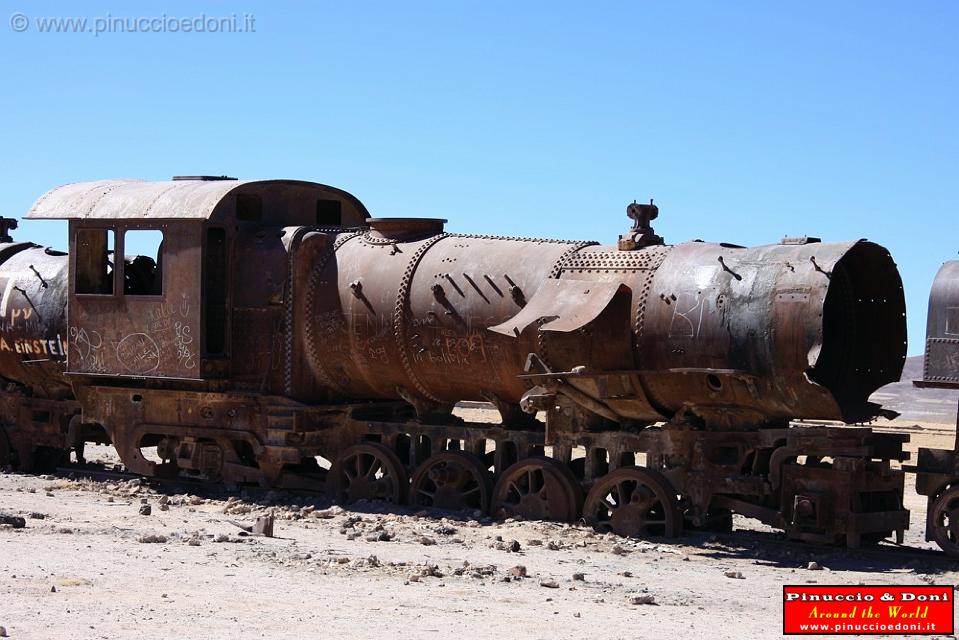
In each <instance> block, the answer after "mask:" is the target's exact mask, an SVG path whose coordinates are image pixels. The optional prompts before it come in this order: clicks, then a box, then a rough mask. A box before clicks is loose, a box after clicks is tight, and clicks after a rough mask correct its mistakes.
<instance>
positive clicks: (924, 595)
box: [783, 585, 955, 635]
mask: <svg viewBox="0 0 959 640" xmlns="http://www.w3.org/2000/svg"><path fill="white" fill-rule="evenodd" d="M954 599H955V592H954V587H953V586H952V585H945V586H930V585H922V586H886V587H881V586H836V585H832V586H823V585H802V586H797V585H787V586H784V587H783V634H785V635H805V634H811V635H812V634H814V635H822V634H829V635H832V634H836V635H849V634H862V635H885V634H890V635H924V634H938V635H951V634H952V633H954V620H955V617H954V610H953V606H954V604H953V601H954Z"/></svg>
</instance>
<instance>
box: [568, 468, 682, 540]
mask: <svg viewBox="0 0 959 640" xmlns="http://www.w3.org/2000/svg"><path fill="white" fill-rule="evenodd" d="M583 518H584V519H585V520H586V523H587V524H589V525H592V527H593V528H594V529H596V530H597V531H601V532H604V533H608V532H611V533H616V534H618V535H621V536H626V537H630V538H648V537H652V536H665V537H671V536H677V535H679V534H680V533H681V532H682V523H683V519H682V516H681V514H680V512H679V503H678V501H677V500H676V493H675V491H674V490H673V488H672V485H670V483H669V480H667V479H666V477H665V476H664V475H663V474H661V473H659V472H658V471H654V470H652V469H644V468H642V467H622V468H620V469H616V470H615V471H613V472H611V473H609V474H607V475H605V476H603V477H602V478H600V479H599V480H597V481H596V483H595V484H594V485H593V488H592V489H590V491H589V495H587V496H586V504H585V505H584V506H583Z"/></svg>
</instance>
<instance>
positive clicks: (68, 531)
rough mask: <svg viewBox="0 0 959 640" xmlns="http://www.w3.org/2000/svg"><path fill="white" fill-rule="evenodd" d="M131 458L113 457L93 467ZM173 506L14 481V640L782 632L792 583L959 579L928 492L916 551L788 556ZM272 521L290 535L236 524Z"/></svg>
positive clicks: (530, 528)
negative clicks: (929, 539)
mask: <svg viewBox="0 0 959 640" xmlns="http://www.w3.org/2000/svg"><path fill="white" fill-rule="evenodd" d="M888 428H892V429H899V430H906V431H908V432H909V433H911V434H912V436H913V442H912V445H911V446H912V447H913V448H914V447H916V446H919V445H921V446H939V447H946V448H951V446H952V438H953V432H954V427H952V426H951V425H936V424H931V423H929V424H924V425H913V424H911V423H908V424H907V423H902V424H893V425H891V426H890V427H888ZM113 456H115V454H114V453H113V452H112V450H111V449H109V448H107V447H101V448H98V449H96V450H95V451H94V452H93V456H92V457H94V458H97V457H99V458H100V459H102V460H105V461H109V460H111V459H112V457H113ZM907 482H908V481H907ZM167 491H169V489H164V488H163V487H160V486H158V485H151V484H148V483H146V482H142V481H109V480H107V481H102V480H101V481H92V480H89V479H71V478H67V477H61V476H42V477H41V476H28V475H17V474H2V475H0V511H3V512H6V513H12V514H20V515H23V516H24V517H26V519H27V520H26V522H27V526H26V527H25V528H22V529H12V528H10V527H6V526H4V527H0V625H2V626H3V627H5V630H6V633H7V634H8V635H9V637H11V638H18V639H24V640H27V639H43V640H46V639H56V638H71V639H74V638H137V639H141V638H142V639H149V638H157V639H163V640H169V639H170V638H198V639H203V638H234V637H235V638H330V637H335V638H375V637H383V638H391V637H403V638H441V637H448V636H450V635H455V636H457V637H462V638H550V639H555V638H635V637H648V638H672V637H680V636H683V637H687V638H706V637H708V638H753V637H776V636H779V635H780V632H781V628H782V604H781V602H782V601H781V586H782V585H783V584H804V583H818V584H837V583H838V584H857V583H865V584H917V583H918V584H922V583H930V584H947V585H952V584H955V583H956V582H957V577H959V563H956V562H954V561H949V560H947V559H946V558H945V557H944V556H942V555H941V554H939V553H937V552H934V551H932V549H934V548H935V547H934V545H932V544H931V543H926V542H925V541H923V540H922V537H923V536H922V526H921V523H922V514H923V513H924V508H925V501H924V499H923V498H922V497H921V496H917V495H915V493H914V491H913V488H912V486H911V482H909V486H908V487H907V506H908V507H909V508H910V509H912V510H913V516H912V529H910V530H909V531H908V532H907V537H906V545H907V546H909V547H912V549H911V550H905V551H904V550H902V549H896V548H893V547H891V546H890V545H885V544H884V545H882V546H880V547H878V548H871V549H868V550H860V551H849V550H845V549H840V548H831V547H819V546H813V545H804V544H797V543H790V542H785V541H784V540H783V539H782V538H781V537H780V536H779V535H778V534H776V533H774V532H772V531H770V530H768V529H767V528H765V527H764V526H762V525H760V524H758V523H756V522H754V521H750V520H747V519H744V518H739V517H737V519H736V522H735V528H736V531H734V532H733V533H731V534H710V533H693V534H687V535H685V536H684V537H682V538H679V539H677V540H673V541H669V542H662V541H655V542H650V541H638V540H625V539H621V538H616V537H612V536H607V535H600V534H596V533H594V532H592V531H591V530H589V529H587V528H586V527H585V526H582V525H561V524H552V523H542V522H517V521H506V522H491V521H489V520H488V519H482V518H481V519H475V518H473V517H472V515H471V514H442V513H433V514H427V513H424V512H412V511H409V510H403V509H394V510H393V511H383V510H380V509H378V508H377V507H376V505H371V504H368V505H358V506H356V507H355V508H353V509H351V510H349V511H344V510H342V509H340V508H339V507H335V506H331V505H330V504H329V503H324V502H322V501H320V502H317V501H314V500H313V499H309V500H307V499H301V498H297V497H295V496H290V495H285V494H279V493H270V494H266V493H254V494H240V495H232V496H231V495H228V494H223V493H219V492H217V490H211V492H203V493H187V494H184V493H167ZM144 504H146V505H149V506H150V507H151V509H150V511H151V513H150V514H149V515H141V513H140V511H141V507H142V506H143V505H144ZM266 513H273V514H274V515H275V516H276V537H273V538H266V537H257V536H250V535H245V533H246V532H245V531H243V530H242V529H241V528H240V527H239V526H237V525H238V524H239V525H249V524H251V523H252V522H253V520H254V519H255V517H256V516H257V515H259V514H266ZM810 562H816V563H818V564H819V565H820V566H821V567H822V569H821V570H810V569H809V568H808V566H809V563H810Z"/></svg>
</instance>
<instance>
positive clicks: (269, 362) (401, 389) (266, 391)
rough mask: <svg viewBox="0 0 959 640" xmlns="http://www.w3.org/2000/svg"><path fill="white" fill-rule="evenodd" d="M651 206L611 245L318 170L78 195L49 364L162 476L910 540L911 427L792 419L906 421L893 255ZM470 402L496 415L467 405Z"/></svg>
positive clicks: (822, 536) (72, 201)
mask: <svg viewBox="0 0 959 640" xmlns="http://www.w3.org/2000/svg"><path fill="white" fill-rule="evenodd" d="M627 213H628V215H629V216H630V218H632V220H633V225H632V228H631V229H629V230H628V231H627V232H626V233H624V234H623V235H622V236H620V238H619V241H618V243H617V244H616V245H613V246H600V245H598V244H596V243H593V242H576V241H565V240H544V239H536V238H512V237H499V236H478V235H463V234H455V233H448V232H446V231H445V229H444V222H445V221H443V220H435V219H384V218H373V217H371V216H370V215H369V214H368V212H367V211H366V209H365V207H364V206H363V205H362V204H361V203H360V202H359V201H358V200H357V199H356V198H354V197H353V196H351V195H350V194H348V193H346V192H343V191H341V190H338V189H333V188H331V187H327V186H324V185H318V184H313V183H305V182H295V181H260V182H239V181H234V180H230V179H209V178H204V177H195V178H188V179H175V180H173V181H169V182H139V181H103V182H95V183H83V184H75V185H66V186H64V187H59V188H57V189H54V190H52V191H51V192H49V193H47V194H46V195H44V196H43V197H41V198H40V199H39V200H38V201H37V202H36V204H35V205H34V206H33V208H32V209H31V211H30V212H29V214H28V217H30V218H33V219H56V218H62V219H68V220H69V221H70V251H69V261H68V266H67V267H66V268H65V273H66V275H65V276H61V277H65V281H62V280H58V281H57V282H58V284H57V286H58V287H59V289H58V290H59V291H60V292H61V294H60V295H65V298H66V317H65V318H63V317H62V316H61V317H58V320H57V321H56V322H54V323H53V324H54V325H56V330H57V333H58V334H59V335H61V336H62V337H64V340H63V342H64V343H65V345H66V346H65V347H64V349H65V351H66V358H65V359H63V358H62V357H61V358H57V359H54V360H53V361H54V362H55V363H56V367H57V368H56V370H54V369H50V368H48V369H44V371H45V372H46V373H45V374H44V375H45V376H46V378H45V379H48V380H49V385H51V389H53V388H56V387H57V385H59V387H60V388H62V387H64V386H67V387H69V389H71V390H72V392H73V396H72V397H62V398H61V397H59V396H56V395H55V394H48V395H44V397H49V398H50V399H51V400H55V401H60V402H62V403H63V407H64V408H63V412H65V415H70V416H71V417H70V419H69V420H68V422H72V423H73V426H74V432H75V433H81V434H83V433H98V432H102V433H105V434H107V435H108V436H109V437H110V439H111V440H112V442H113V443H114V445H115V446H116V448H117V451H118V453H119V454H120V456H121V458H122V459H123V461H124V463H125V464H126V466H127V467H129V468H130V469H131V470H133V471H135V472H137V473H141V474H145V475H155V476H176V475H183V474H187V475H191V476H193V477H200V478H206V479H210V480H214V481H222V482H226V483H228V484H239V483H259V484H263V485H267V486H282V487H297V488H307V489H316V490H325V491H327V492H328V493H330V494H332V495H334V496H335V497H337V498H338V499H340V500H343V501H352V500H359V499H382V500H391V501H394V502H406V501H409V502H411V503H413V504H417V505H422V506H435V507H443V508H453V509H460V508H473V509H481V510H489V511H490V512H492V513H494V514H497V515H500V514H515V515H522V516H524V517H537V518H552V519H559V520H574V519H577V518H583V519H585V520H586V521H587V522H589V523H591V524H593V525H594V526H596V527H597V528H599V529H601V530H607V531H613V532H616V533H620V534H623V535H632V536H646V535H671V534H676V533H678V532H679V531H680V530H681V529H682V527H683V525H684V523H687V524H691V525H693V526H704V527H705V526H719V527H724V526H728V525H729V522H730V514H731V513H732V512H734V511H735V512H739V513H743V514H745V515H747V516H751V517H755V518H759V519H761V520H763V521H765V522H767V523H770V524H772V525H774V526H778V527H781V528H783V529H784V530H785V531H786V532H787V534H788V535H789V536H790V537H793V538H797V539H805V540H815V541H835V540H837V539H844V540H845V541H846V542H848V543H849V544H850V545H853V546H855V545H858V544H859V543H860V542H861V540H862V539H863V537H865V538H868V539H872V538H881V537H884V536H887V535H891V534H893V533H896V534H897V535H898V536H899V537H901V535H902V532H903V530H904V529H905V528H906V527H908V516H909V514H908V511H906V510H905V509H904V508H903V506H902V491H903V475H902V471H900V470H898V469H894V468H892V467H891V466H890V462H891V461H894V460H900V461H901V460H904V459H906V458H907V454H906V453H904V452H903V450H902V443H903V442H904V441H906V440H907V439H908V436H904V435H898V434H886V433H884V434H880V433H876V432H873V431H872V430H871V429H869V428H866V427H861V426H856V427H843V426H802V425H793V426H790V422H791V421H793V420H797V419H817V420H833V421H842V422H846V423H858V422H863V421H868V420H870V419H872V418H874V417H876V416H877V415H880V414H881V412H882V409H881V407H878V406H876V405H874V404H871V403H870V402H869V401H868V397H869V395H870V393H871V392H872V391H874V390H875V389H877V388H878V387H880V386H882V385H883V384H886V383H888V382H892V381H896V380H898V379H899V376H900V374H901V370H902V364H903V361H904V358H905V315H904V303H903V294H902V286H901V281H900V278H899V275H898V271H897V269H896V267H895V264H894V263H893V261H892V259H891V257H890V256H889V254H888V252H887V251H886V250H885V249H883V248H882V247H880V246H879V245H876V244H873V243H869V242H866V241H858V242H848V243H823V242H820V241H819V240H817V239H814V238H791V239H785V240H783V241H782V242H780V243H778V244H775V245H769V246H763V247H754V248H744V247H739V246H735V245H729V244H711V243H704V242H700V241H695V242H689V243H685V244H681V245H676V246H669V245H666V244H664V243H663V241H662V239H661V238H659V237H658V236H657V235H656V234H655V232H654V231H653V229H652V227H651V221H652V220H653V219H655V218H656V216H657V215H658V209H657V208H656V207H655V206H654V205H653V204H652V203H650V204H648V205H646V204H636V203H634V204H632V205H630V206H629V207H628V210H627ZM144 230H150V231H152V232H155V233H159V234H162V242H161V243H160V245H159V248H158V253H157V255H156V256H154V257H153V258H152V259H147V258H145V257H143V256H140V257H136V256H126V251H125V248H124V247H125V243H126V238H127V236H128V234H130V233H132V232H136V231H144ZM114 256H117V258H116V259H115V260H114ZM119 256H126V257H125V258H123V259H120V258H119ZM64 263H67V259H66V258H60V262H58V263H57V266H54V265H53V264H51V266H50V269H51V274H50V278H51V279H52V278H53V273H52V272H53V271H56V273H59V274H63V273H64V266H63V264H64ZM22 266H23V265H19V266H17V269H18V273H21V274H23V273H25V272H23V271H22ZM34 266H36V265H34ZM37 270H38V272H39V273H38V274H37V275H36V276H33V277H34V279H35V280H37V282H39V280H40V279H46V278H47V274H46V273H44V271H43V270H42V269H40V268H39V267H38V269H37ZM35 286H42V285H35ZM50 286H52V285H50ZM16 299H17V300H18V301H21V302H22V300H21V299H20V298H16ZM51 317H52V316H51ZM51 326H52V325H51ZM52 330H53V329H50V330H47V331H46V333H45V334H44V335H48V334H50V332H51V331H52ZM21 360H22V359H21ZM11 366H13V365H11ZM16 366H17V367H20V368H23V367H24V366H26V365H25V364H24V363H23V362H18V363H16ZM9 371H11V374H10V375H9V378H10V379H11V380H12V381H14V382H16V383H17V384H18V385H19V388H21V389H23V390H26V391H25V392H24V393H29V394H33V396H34V397H35V396H36V395H43V394H42V393H38V390H39V389H40V388H41V387H42V385H39V384H33V383H31V382H29V381H28V380H26V379H23V380H21V379H19V378H17V377H16V376H15V375H13V374H12V372H13V369H10V370H9ZM2 373H3V374H4V375H5V376H6V375H7V370H6V369H5V370H4V371H3V372H2ZM471 400H473V401H488V402H491V403H492V404H493V405H494V406H495V407H496V408H497V409H498V410H499V413H500V416H501V424H500V425H491V424H485V423H470V422H464V421H463V420H461V419H459V418H456V417H454V416H452V415H451V410H452V407H453V405H454V404H455V403H457V402H462V401H471ZM15 421H16V420H15V418H14V417H12V416H10V415H7V416H6V422H7V423H8V424H12V423H14V422H15ZM8 428H9V429H11V430H12V429H14V427H12V426H10V427H8ZM71 446H74V445H71ZM153 447H155V448H156V450H155V451H156V457H152V458H151V457H149V456H146V455H145V452H147V450H149V452H150V453H152V451H153ZM326 462H329V463H330V464H329V465H327V464H325V463H326ZM328 466H329V467H330V468H327V467H328Z"/></svg>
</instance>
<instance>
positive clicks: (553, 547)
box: [546, 540, 560, 551]
mask: <svg viewBox="0 0 959 640" xmlns="http://www.w3.org/2000/svg"><path fill="white" fill-rule="evenodd" d="M546 548H547V549H549V550H550V551H559V549H560V546H559V544H558V543H556V542H553V541H552V540H550V541H549V542H548V543H547V544H546Z"/></svg>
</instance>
